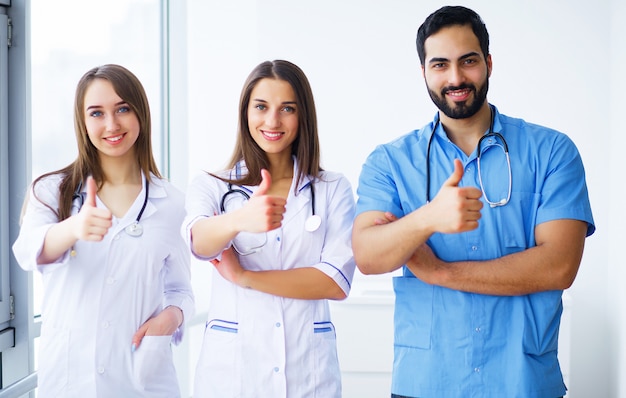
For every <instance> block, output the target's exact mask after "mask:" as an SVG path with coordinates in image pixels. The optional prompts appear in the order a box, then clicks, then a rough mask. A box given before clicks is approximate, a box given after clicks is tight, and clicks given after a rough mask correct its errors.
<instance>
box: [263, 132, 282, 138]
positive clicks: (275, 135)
mask: <svg viewBox="0 0 626 398" xmlns="http://www.w3.org/2000/svg"><path fill="white" fill-rule="evenodd" d="M263 134H265V135H266V136H268V137H270V138H276V137H279V136H280V135H281V133H268V132H267V131H264V132H263Z"/></svg>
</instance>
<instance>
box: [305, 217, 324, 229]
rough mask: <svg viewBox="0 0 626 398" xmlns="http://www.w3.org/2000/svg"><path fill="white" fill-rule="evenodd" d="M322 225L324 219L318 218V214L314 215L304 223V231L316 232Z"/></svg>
mask: <svg viewBox="0 0 626 398" xmlns="http://www.w3.org/2000/svg"><path fill="white" fill-rule="evenodd" d="M320 225H322V217H320V216H318V215H317V214H313V215H312V216H309V218H307V219H306V221H305V222H304V229H305V230H306V231H307V232H315V231H317V229H318V228H319V227H320Z"/></svg>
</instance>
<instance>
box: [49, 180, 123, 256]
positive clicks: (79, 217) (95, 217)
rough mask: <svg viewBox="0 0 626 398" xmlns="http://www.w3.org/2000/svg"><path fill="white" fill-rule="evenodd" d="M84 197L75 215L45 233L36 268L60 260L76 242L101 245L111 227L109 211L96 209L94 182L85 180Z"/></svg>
mask: <svg viewBox="0 0 626 398" xmlns="http://www.w3.org/2000/svg"><path fill="white" fill-rule="evenodd" d="M86 188H87V196H86V198H85V203H83V207H82V208H81V209H80V212H79V213H78V214H75V215H73V216H71V217H69V218H66V219H65V220H63V221H61V222H59V223H57V224H55V225H53V226H52V227H50V229H48V233H47V234H46V237H45V239H44V243H43V248H42V250H41V253H40V254H39V257H37V264H39V265H44V264H50V263H52V262H54V261H56V260H57V259H59V258H60V257H61V256H62V255H63V254H64V253H65V252H66V251H67V250H69V249H70V248H71V247H72V246H73V245H74V243H76V241H77V240H85V241H92V242H100V241H101V240H102V239H103V238H104V236H105V235H106V233H107V231H108V230H109V228H110V227H111V225H112V221H111V220H112V214H111V211H110V210H109V209H106V208H104V209H99V208H97V207H96V192H97V187H96V182H95V181H94V179H93V178H92V177H91V176H90V177H88V178H87V185H86Z"/></svg>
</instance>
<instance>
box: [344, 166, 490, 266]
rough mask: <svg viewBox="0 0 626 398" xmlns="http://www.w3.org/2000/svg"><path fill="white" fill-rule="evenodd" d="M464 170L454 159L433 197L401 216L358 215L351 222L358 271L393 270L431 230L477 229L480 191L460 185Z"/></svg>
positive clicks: (381, 213)
mask: <svg viewBox="0 0 626 398" xmlns="http://www.w3.org/2000/svg"><path fill="white" fill-rule="evenodd" d="M463 173H464V170H463V164H462V162H461V161H460V160H459V159H455V160H454V171H453V173H452V174H451V175H450V177H448V179H447V180H446V181H445V183H444V184H443V185H442V187H441V189H440V190H439V192H438V193H437V195H436V196H435V198H434V199H433V200H432V201H431V202H430V203H427V204H426V205H424V206H421V207H420V208H418V209H416V210H414V211H413V212H411V213H409V214H407V215H405V216H404V217H402V218H400V219H396V218H389V217H388V216H386V215H385V213H383V212H377V211H369V212H365V213H362V214H360V215H358V216H357V217H356V219H355V221H354V227H353V233H352V246H353V250H354V255H355V260H356V263H357V266H358V267H359V269H360V271H361V272H363V273H364V274H382V273H386V272H392V271H395V270H396V269H398V268H400V267H401V266H402V265H403V264H405V263H406V262H407V261H408V259H409V258H410V257H411V256H412V255H413V252H414V251H415V250H416V249H417V248H418V247H419V246H420V245H422V244H424V243H425V242H426V241H427V240H428V239H429V238H430V236H431V235H432V234H433V233H435V232H441V233H459V232H466V231H471V230H474V229H476V228H478V220H479V219H480V217H481V214H480V211H481V210H482V207H483V203H482V202H481V201H480V198H481V196H482V192H481V191H480V189H478V188H476V187H459V186H458V185H459V182H460V181H461V179H462V178H463ZM392 217H393V215H392ZM391 221H395V222H393V223H392V222H391ZM398 237H402V239H400V240H399V239H398Z"/></svg>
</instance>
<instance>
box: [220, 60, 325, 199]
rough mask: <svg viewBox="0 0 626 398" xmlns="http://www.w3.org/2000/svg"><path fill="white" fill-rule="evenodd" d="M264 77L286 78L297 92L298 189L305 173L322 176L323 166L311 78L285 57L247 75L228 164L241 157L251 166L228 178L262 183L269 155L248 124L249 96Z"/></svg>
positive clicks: (295, 149) (241, 182)
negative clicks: (253, 136) (235, 138)
mask: <svg viewBox="0 0 626 398" xmlns="http://www.w3.org/2000/svg"><path fill="white" fill-rule="evenodd" d="M262 79H278V80H283V81H285V82H287V83H289V84H290V85H291V88H292V89H293V92H294V94H295V96H296V104H297V109H298V134H297V137H296V139H295V140H294V142H293V144H292V147H291V151H292V155H294V156H295V157H296V162H297V163H298V170H299V175H298V176H297V179H296V182H297V184H296V186H295V187H294V189H297V186H298V185H299V184H300V182H301V181H302V180H303V178H304V176H305V175H310V176H312V177H315V178H317V177H319V173H320V171H321V170H322V168H321V166H320V145H319V137H318V132H317V114H316V111H315V101H314V99H313V91H312V90H311V85H310V84H309V80H308V79H307V77H306V75H305V74H304V72H303V71H302V69H300V68H299V67H298V66H297V65H295V64H293V63H291V62H289V61H285V60H274V61H265V62H262V63H260V64H259V65H257V66H256V67H255V68H254V69H253V70H252V72H251V73H250V75H248V78H247V79H246V81H245V83H244V85H243V88H242V91H241V96H240V98H239V120H238V124H237V140H236V143H235V149H234V151H233V155H232V157H231V159H230V162H229V166H228V167H229V168H233V167H235V165H236V164H237V163H238V162H239V161H241V160H243V161H244V162H245V165H246V167H247V169H248V174H246V175H243V176H241V178H238V179H226V180H225V181H228V182H231V183H236V184H239V185H259V184H260V183H261V169H263V168H265V169H267V168H268V167H269V160H268V157H267V155H266V154H265V152H264V151H263V149H261V147H259V146H258V145H257V143H256V142H255V141H254V139H253V138H252V135H251V134H250V129H249V127H248V105H249V104H250V96H251V93H252V90H253V89H254V87H255V86H256V85H257V83H258V82H259V81H260V80H262Z"/></svg>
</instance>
